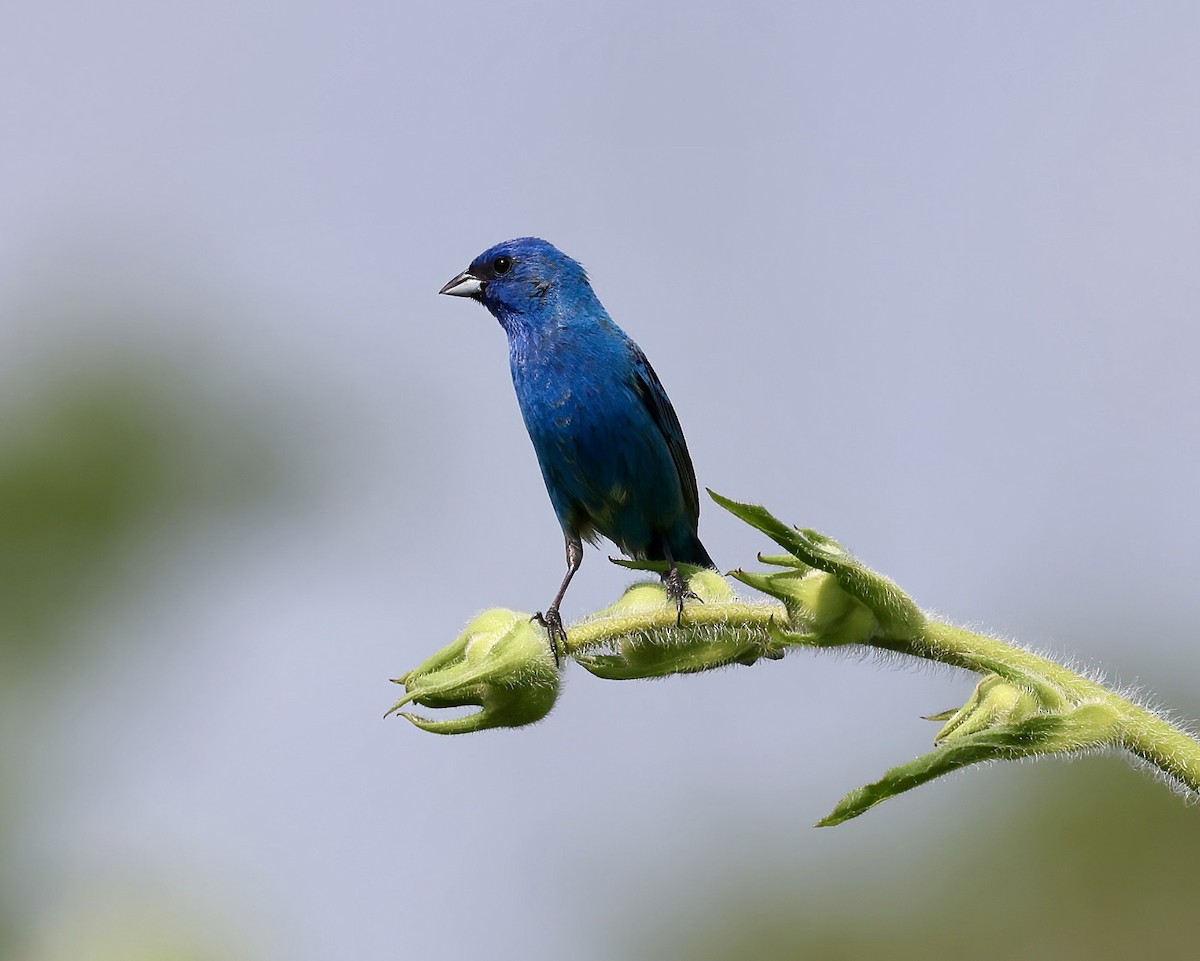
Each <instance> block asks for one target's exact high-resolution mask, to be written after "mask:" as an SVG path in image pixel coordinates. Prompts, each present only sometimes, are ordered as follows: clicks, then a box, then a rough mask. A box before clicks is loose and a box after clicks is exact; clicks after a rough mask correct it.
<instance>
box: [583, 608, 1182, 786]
mask: <svg viewBox="0 0 1200 961" xmlns="http://www.w3.org/2000/svg"><path fill="white" fill-rule="evenodd" d="M675 617H676V614H675V610H674V608H673V607H671V606H664V607H661V608H657V609H654V610H646V611H638V612H633V613H627V614H619V615H618V614H607V615H599V616H596V617H592V618H588V619H586V620H584V621H581V622H579V623H577V624H574V625H572V627H571V629H570V644H571V650H572V651H575V652H585V651H589V650H593V649H596V648H600V647H604V646H606V645H611V644H614V643H616V642H618V641H619V640H621V639H622V638H625V637H630V636H633V635H646V634H653V633H661V632H664V631H669V630H671V629H673V628H675V627H676V623H675ZM684 619H685V624H686V627H687V628H689V629H694V628H697V627H710V628H717V629H720V630H738V629H743V630H745V629H749V630H759V631H763V632H764V633H765V632H766V631H767V628H768V627H769V626H770V625H771V624H772V622H774V623H775V624H784V623H786V622H787V614H786V611H785V609H784V608H783V606H782V605H779V604H775V603H749V602H744V601H731V602H717V603H708V604H695V605H689V606H688V608H687V612H686V614H685V615H684ZM867 643H868V644H869V645H870V646H872V647H877V648H880V649H882V650H888V651H894V652H896V653H900V654H907V655H911V656H914V657H920V658H924V659H926V660H932V661H937V662H939V663H942V664H948V665H950V666H953V667H959V668H964V669H966V670H969V671H973V672H976V673H978V674H983V675H987V674H996V675H998V676H1000V677H1002V678H1005V679H1006V680H1008V681H1011V682H1012V683H1014V684H1017V685H1020V686H1023V687H1030V688H1032V689H1034V690H1035V691H1036V692H1037V693H1038V694H1039V696H1041V697H1042V698H1043V699H1048V700H1053V699H1054V698H1062V699H1065V701H1066V702H1068V703H1069V704H1070V705H1072V706H1081V705H1087V704H1099V705H1103V706H1105V707H1106V708H1108V709H1109V711H1110V712H1111V713H1112V716H1113V717H1114V718H1115V735H1114V738H1113V743H1112V746H1113V747H1121V748H1125V749H1126V750H1128V751H1130V752H1131V753H1133V754H1134V755H1136V756H1137V757H1139V758H1141V759H1143V760H1145V761H1147V762H1148V763H1150V764H1151V765H1153V766H1154V767H1156V768H1158V769H1159V770H1161V771H1162V772H1163V773H1165V774H1166V775H1168V776H1169V777H1170V778H1172V779H1173V780H1175V781H1177V782H1179V783H1180V784H1182V785H1185V786H1186V787H1187V788H1189V789H1191V790H1192V791H1193V792H1196V793H1200V742H1198V741H1197V740H1196V739H1195V738H1193V737H1191V736H1190V735H1188V734H1187V733H1186V732H1184V731H1183V730H1181V729H1180V728H1178V727H1176V726H1175V725H1174V724H1172V723H1170V722H1169V721H1167V720H1166V719H1164V718H1162V717H1160V716H1158V715H1157V714H1155V713H1154V712H1153V711H1150V710H1148V709H1147V708H1145V707H1142V706H1141V705H1139V704H1136V703H1134V702H1133V701H1130V700H1128V699H1127V698H1125V697H1122V696H1121V695H1120V694H1118V693H1116V692H1115V691H1112V690H1109V689H1108V688H1106V687H1105V686H1104V685H1102V684H1100V683H1098V682H1096V681H1093V680H1091V679H1090V678H1087V677H1084V676H1082V675H1080V674H1077V673H1076V672H1074V671H1072V670H1070V669H1069V668H1067V667H1064V666H1063V665H1062V664H1059V663H1057V662H1055V661H1052V660H1050V659H1048V658H1045V657H1042V656H1040V655H1038V654H1034V653H1032V652H1031V651H1027V650H1025V649H1023V648H1020V647H1017V646H1015V645H1012V644H1007V643H1005V642H1004V641H1001V640H999V639H997V638H994V637H989V636H987V635H986V634H978V633H976V632H974V631H970V630H967V629H965V628H961V627H955V626H953V625H951V624H946V623H943V622H940V621H933V620H927V621H926V622H925V624H924V626H923V630H921V631H920V632H919V633H918V634H917V635H916V636H915V637H913V638H910V639H905V640H894V639H889V638H886V637H875V638H872V639H871V640H870V641H868V642H867ZM797 646H803V645H802V644H799V645H797Z"/></svg>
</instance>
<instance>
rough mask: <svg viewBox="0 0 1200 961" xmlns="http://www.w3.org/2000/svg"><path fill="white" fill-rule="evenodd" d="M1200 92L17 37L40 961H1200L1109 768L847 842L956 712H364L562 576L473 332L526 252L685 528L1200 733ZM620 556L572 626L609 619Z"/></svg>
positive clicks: (840, 62) (618, 42) (1156, 831)
mask: <svg viewBox="0 0 1200 961" xmlns="http://www.w3.org/2000/svg"><path fill="white" fill-rule="evenodd" d="M1198 48H1200V7H1197V5H1195V4H1193V3H1187V2H1181V3H1167V2H1162V3H1153V4H1137V3H1108V2H1092V0H1088V2H1037V3H1009V4H963V3H955V2H947V3H909V4H894V3H863V4H859V3H839V4H832V3H825V4H816V3H802V4H781V3H770V4H763V3H756V2H753V0H751V2H743V3H737V4H716V3H705V2H701V3H688V4H680V3H670V4H646V3H626V2H609V3H605V4H573V5H565V4H554V3H535V2H525V0H514V2H511V3H505V4H496V3H457V2H445V0H443V2H438V3H429V4H416V3H408V4H391V3H380V2H372V3H342V4H333V3H319V2H314V3H273V2H262V0H237V2H226V0H215V2H211V3H206V4H193V5H181V4H162V3H151V2H133V0H114V2H110V3H106V4H88V3H82V2H78V0H76V2H48V3H42V4H18V5H12V6H11V8H10V9H8V10H6V11H5V12H4V13H2V14H0V224H2V229H0V375H2V376H0V411H2V414H0V734H2V739H0V957H3V958H12V959H16V961H65V959H71V961H92V959H105V961H107V959H114V961H115V959H121V961H151V959H159V958H171V959H187V961H192V959H195V961H206V959H215V958H222V959H228V958H239V959H245V961H257V959H281V958H286V959H288V961H328V959H346V958H369V957H381V956H383V957H386V956H397V957H399V956H406V957H418V958H448V959H456V958H468V957H479V956H481V955H486V956H488V957H493V958H562V957H570V958H578V959H583V961H588V959H601V958H613V957H628V958H635V959H636V958H648V957H667V958H672V957H680V958H712V959H724V958H746V957H757V958H775V957H778V958H790V957H807V958H831V959H842V958H845V959H858V958H863V959H866V958H879V957H884V956H886V957H891V958H908V957H912V958H918V957H919V958H929V957H939V956H941V957H945V956H949V955H950V954H951V953H954V954H962V953H965V952H966V951H968V950H969V951H970V953H971V955H972V956H973V957H976V958H1013V957H1020V958H1027V959H1037V958H1051V957H1053V958H1055V959H1069V958H1089V959H1097V958H1100V959H1103V958H1127V957H1130V956H1133V955H1134V954H1135V953H1137V954H1138V956H1145V955H1148V954H1157V953H1159V952H1162V953H1164V954H1165V952H1167V951H1174V952H1178V951H1179V949H1180V948H1181V946H1184V945H1191V941H1192V932H1194V910H1195V898H1196V895H1197V893H1198V891H1197V882H1196V871H1195V864H1196V862H1197V858H1198V856H1200V820H1198V818H1200V815H1197V813H1196V811H1195V810H1194V809H1191V808H1188V807H1185V806H1184V805H1183V804H1182V803H1181V802H1180V801H1179V800H1178V799H1177V798H1175V797H1173V796H1172V795H1171V794H1170V793H1168V792H1167V791H1165V790H1164V789H1163V788H1162V787H1161V786H1159V785H1156V784H1154V783H1152V782H1151V781H1150V780H1148V779H1146V778H1143V777H1141V776H1140V775H1138V774H1137V773H1136V772H1134V771H1133V770H1131V769H1130V768H1128V767H1127V766H1126V765H1124V764H1122V763H1121V762H1120V761H1119V760H1117V759H1114V758H1093V759H1086V760H1082V761H1077V762H1074V763H1070V764H1067V763H1052V762H1046V763H1039V764H1033V765H1015V766H1011V767H1009V766H1005V767H996V766H992V767H988V768H984V769H980V770H973V771H969V772H964V773H962V774H960V775H958V776H956V777H954V778H953V779H951V780H949V781H947V782H945V783H938V784H936V785H933V786H930V787H927V788H924V789H922V790H920V791H917V792H914V793H912V794H910V795H906V796H904V797H902V798H900V799H897V800H895V801H891V802H889V803H887V804H886V805H884V806H882V807H881V808H878V809H876V810H874V811H872V812H870V813H869V814H868V815H867V816H866V817H864V818H862V819H860V820H858V821H855V822H852V823H850V824H847V825H845V826H843V827H839V828H836V829H827V830H826V829H823V830H814V829H812V828H811V827H810V825H811V824H812V823H813V822H814V821H816V820H817V819H818V818H819V817H821V816H822V815H824V814H825V813H826V812H827V811H828V810H829V809H830V808H831V806H832V805H833V803H834V802H835V801H836V800H837V799H838V798H839V797H840V796H841V795H842V793H844V792H845V791H846V790H849V789H850V788H853V787H855V786H857V785H859V784H861V783H864V782H866V781H868V780H871V779H873V778H874V777H875V776H877V775H878V774H879V773H881V772H882V771H883V770H884V769H885V768H886V767H888V766H890V765H892V764H894V763H897V762H900V761H903V760H907V759H909V758H911V757H913V756H915V755H916V754H918V753H922V752H923V751H925V750H926V749H927V748H928V746H929V742H930V738H931V736H932V734H933V731H934V727H933V725H930V724H928V723H927V722H925V721H922V720H920V716H921V715H923V714H928V713H932V712H935V711H940V710H943V709H945V708H947V707H951V706H954V705H957V704H960V703H962V701H963V700H964V699H965V697H966V696H967V694H968V692H969V691H970V688H971V686H972V681H971V680H970V679H969V678H968V677H966V676H965V675H955V674H951V673H942V674H938V673H930V672H926V671H924V670H916V671H912V670H897V669H896V668H895V666H894V665H893V666H888V665H881V664H879V663H876V662H873V661H871V660H870V659H866V660H859V659H854V658H840V659H839V658H836V657H829V656H809V655H793V656H790V657H789V658H787V659H786V660H784V661H782V662H780V663H771V664H765V665H760V666H757V667H754V668H750V669H747V668H739V669H736V670H730V671H728V672H724V673H720V674H717V675H712V676H705V677H692V678H682V679H675V680H670V681H666V682H662V683H655V684H649V683H647V684H617V683H603V682H600V681H597V680H595V679H593V678H590V677H588V676H586V675H584V674H583V673H582V672H581V671H578V670H573V671H571V672H570V674H569V677H568V679H567V680H568V683H567V685H566V689H565V691H564V694H563V697H562V698H561V701H560V705H559V707H558V708H557V710H556V711H555V713H554V714H553V715H552V716H551V717H550V718H549V719H548V720H547V721H546V722H544V723H543V724H541V725H539V726H537V727H535V728H532V729H528V730H523V731H515V732H490V733H487V734H484V735H479V736H473V737H466V738H461V739H454V738H438V737H434V736H430V735H426V734H423V733H421V732H419V731H417V730H415V729H413V728H411V727H409V726H408V725H406V724H405V723H404V722H403V721H400V720H396V719H389V720H388V721H384V720H382V714H383V711H384V710H385V709H386V708H387V707H388V706H389V705H390V704H391V703H392V701H393V700H394V698H395V695H396V689H395V688H394V687H393V686H391V685H389V684H388V681H387V679H388V678H390V677H394V676H396V675H397V674H399V673H401V672H402V671H404V670H406V669H407V668H409V667H411V666H413V665H415V664H416V663H417V662H419V661H420V660H422V659H424V658H425V656H426V655H427V654H428V653H430V652H431V651H433V650H434V649H435V648H437V647H440V646H441V645H442V644H444V643H446V642H447V641H449V640H450V639H451V638H452V637H453V636H454V635H455V634H456V633H457V631H458V630H459V628H460V627H461V626H462V625H463V624H464V623H465V622H466V620H467V619H468V618H469V617H470V616H471V615H472V614H473V613H475V612H476V611H477V610H479V609H481V608H484V607H487V606H492V605H505V606H513V607H517V608H523V609H528V610H533V609H536V608H539V607H541V606H544V604H545V603H546V601H547V599H548V598H549V596H550V595H551V593H552V592H553V589H554V588H555V586H556V585H557V583H558V579H559V577H560V575H561V568H562V552H561V541H560V536H559V533H558V529H557V526H556V524H555V521H554V518H553V514H552V512H551V510H550V507H549V503H548V501H547V498H546V495H545V492H544V490H543V488H542V485H541V480H540V477H539V474H538V470H537V466H536V463H535V460H534V457H533V453H532V450H531V448H530V445H529V442H528V440H527V439H526V437H525V434H524V431H523V429H522V425H521V422H520V417H519V414H518V411H517V407H516V402H515V400H514V398H513V396H512V390H511V386H510V384H509V381H508V371H507V361H506V356H505V350H504V341H503V336H502V333H501V331H500V329H499V327H498V326H497V325H496V323H495V322H494V321H493V320H492V319H491V318H490V317H489V316H488V315H487V314H486V313H485V312H484V311H482V310H480V309H479V308H477V307H475V306H474V305H472V304H469V303H464V302H462V301H457V300H452V299H450V298H438V297H437V296H436V291H437V289H438V287H439V286H440V285H441V284H442V283H443V282H444V281H445V280H446V279H448V278H449V277H450V276H451V275H453V274H454V273H456V272H457V271H459V270H460V269H462V268H463V267H464V266H465V265H466V264H467V263H468V262H469V261H470V260H471V259H472V257H473V256H474V255H475V254H476V253H478V252H479V251H480V250H482V249H483V248H485V247H486V246H488V245H490V244H492V243H494V242H496V241H498V240H501V239H505V238H507V237H511V236H517V235H522V234H528V233H536V234H539V235H542V236H545V237H547V238H549V239H551V240H552V241H554V242H555V243H557V244H558V245H560V246H561V247H563V248H564V249H565V250H567V251H568V252H569V253H572V254H573V255H575V256H576V257H578V258H580V259H581V260H583V261H584V263H585V264H586V265H587V266H588V267H589V269H590V271H591V273H592V277H593V280H594V282H595V285H596V287H597V289H598V291H599V293H600V295H601V297H602V299H603V300H604V302H605V304H606V305H607V306H608V307H609V309H610V311H611V312H612V313H613V315H614V316H615V317H616V318H617V319H618V321H619V322H620V323H621V324H622V325H623V326H625V327H626V328H627V329H628V330H629V331H630V332H631V333H633V335H634V336H635V337H636V338H637V339H638V340H639V342H640V343H641V344H642V346H643V347H644V348H645V349H646V351H647V353H648V354H649V356H650V357H651V358H652V359H653V361H654V363H655V366H656V367H657V369H658V372H659V374H660V375H661V376H662V378H663V380H664V382H665V383H666V385H667V387H668V389H669V390H670V393H671V396H672V398H673V400H674V402H675V404H676V406H677V408H678V410H679V411H680V414H681V417H682V420H683V423H684V426H685V428H686V431H687V434H688V439H689V443H690V446H691V450H692V453H693V457H694V460H695V462H696V467H697V472H698V474H699V477H700V479H701V483H702V484H703V485H707V486H710V487H712V488H714V489H716V490H718V491H721V492H723V493H726V494H729V495H731V496H735V497H738V498H741V499H746V500H754V501H759V502H763V503H766V504H768V505H769V506H771V507H772V508H773V509H774V510H775V511H776V512H777V513H779V514H781V515H782V516H785V517H787V518H788V519H790V520H792V521H795V522H797V523H802V524H804V525H806V526H813V527H817V528H820V529H822V530H825V531H827V532H829V533H831V534H833V535H835V536H837V537H839V538H840V539H842V540H843V541H844V542H845V543H846V544H847V545H849V546H850V547H851V548H852V549H853V550H855V551H856V553H858V554H859V555H860V556H861V557H863V558H864V559H865V560H866V561H867V562H868V563H870V564H871V565H873V566H875V567H877V568H878V569H881V570H883V571H885V572H887V573H889V574H890V575H892V576H893V577H895V578H896V579H897V580H898V581H899V583H900V584H901V585H903V586H904V587H906V588H907V589H909V590H910V591H911V592H912V593H913V594H914V595H915V597H916V598H917V599H918V600H919V601H920V602H921V603H923V604H925V605H927V606H930V607H932V608H934V609H936V610H938V611H939V612H941V613H943V614H944V615H946V616H948V617H950V618H953V619H956V620H959V621H964V622H970V623H972V624H977V625H983V626H986V627H988V628H990V629H993V630H997V631H1000V632H1003V633H1005V634H1007V635H1010V636H1013V637H1017V638H1020V639H1022V640H1023V641H1025V642H1027V643H1030V644H1033V645H1035V646H1038V647H1039V648H1041V649H1044V650H1048V651H1052V652H1057V653H1059V654H1062V655H1063V656H1068V657H1070V658H1072V659H1075V660H1077V661H1079V662H1083V663H1087V664H1091V665H1103V666H1104V668H1105V669H1106V670H1107V671H1108V673H1109V676H1111V677H1113V678H1115V679H1117V680H1119V681H1120V682H1121V683H1125V684H1131V685H1142V686H1144V687H1146V688H1148V689H1151V690H1153V691H1155V692H1156V693H1157V694H1158V695H1159V696H1160V697H1161V698H1162V699H1163V701H1165V702H1166V703H1169V704H1171V705H1172V706H1174V707H1175V708H1176V709H1177V710H1178V711H1179V712H1180V714H1181V715H1183V716H1185V717H1186V716H1190V717H1195V716H1197V715H1200V690H1198V687H1197V681H1196V677H1197V670H1198V668H1200V654H1198V649H1200V645H1198V643H1197V633H1196V625H1197V623H1200V600H1198V595H1197V589H1196V585H1197V583H1198V582H1200V558H1198V551H1197V546H1196V545H1197V542H1198V541H1200V522H1198V519H1197V508H1196V490H1197V469H1198V467H1200V439H1198V436H1197V428H1196V418H1197V408H1198V403H1200V377H1198V376H1197V372H1196V357H1197V350H1198V348H1200V327H1198V325H1197V320H1196V310H1197V304H1198V303H1200V271H1198V269H1197V265H1198V264H1200V174H1198V171H1200V69H1198V68H1197V59H1196V50H1197V49H1198ZM702 531H703V535H704V539H705V541H706V543H707V544H708V546H709V548H710V549H711V551H712V552H713V554H714V555H715V556H716V557H717V558H718V559H719V561H720V562H721V563H722V564H725V565H727V566H729V567H733V566H736V565H738V564H742V563H748V562H750V561H751V560H752V558H753V554H754V551H755V550H757V549H759V548H760V547H762V546H764V545H763V544H762V543H761V540H760V538H758V537H757V536H756V535H755V534H754V533H753V532H751V531H749V529H747V528H743V527H741V526H740V525H738V524H737V523H736V522H734V521H733V520H732V518H730V517H728V516H722V514H721V512H720V511H719V510H718V509H716V508H715V506H712V505H709V506H708V507H707V508H705V511H704V517H703V522H702ZM603 558H604V555H603V553H602V552H594V551H593V552H589V554H588V557H587V561H586V563H585V565H584V568H583V571H582V573H581V574H580V576H579V577H578V578H577V579H576V582H575V585H574V587H573V588H572V591H571V594H570V595H569V598H568V605H567V606H568V610H567V611H566V613H567V614H568V615H569V616H578V615H581V614H583V613H585V612H586V611H588V610H591V609H593V608H595V607H597V606H600V605H603V604H605V603H608V602H609V601H610V600H611V599H612V598H613V597H614V596H615V595H616V594H617V592H618V591H619V590H620V589H621V588H622V586H623V585H624V584H625V583H626V582H627V575H626V573H625V572H623V571H620V570H618V569H616V568H614V567H612V566H611V565H609V564H607V563H606V562H605V561H604V559H603ZM1187 953H1188V951H1187V950H1184V951H1183V952H1182V956H1186V955H1187Z"/></svg>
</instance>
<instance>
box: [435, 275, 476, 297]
mask: <svg viewBox="0 0 1200 961" xmlns="http://www.w3.org/2000/svg"><path fill="white" fill-rule="evenodd" d="M438 293H439V294H449V295H450V296H451V297H478V296H479V295H480V294H481V293H483V281H482V280H480V279H479V278H478V277H476V276H475V275H474V274H472V273H471V272H470V271H469V270H464V271H463V272H462V273H461V274H459V275H458V276H457V277H453V278H451V279H450V280H449V281H448V282H447V284H446V286H445V287H443V288H442V289H441V290H439V291H438Z"/></svg>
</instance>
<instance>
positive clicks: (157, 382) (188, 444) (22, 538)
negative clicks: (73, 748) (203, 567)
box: [0, 361, 277, 690]
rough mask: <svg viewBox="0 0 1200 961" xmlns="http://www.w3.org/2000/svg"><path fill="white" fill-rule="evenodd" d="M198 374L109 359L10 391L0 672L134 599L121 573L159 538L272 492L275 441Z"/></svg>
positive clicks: (0, 458) (75, 639)
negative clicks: (194, 382) (197, 382)
mask: <svg viewBox="0 0 1200 961" xmlns="http://www.w3.org/2000/svg"><path fill="white" fill-rule="evenodd" d="M187 383H188V381H187V380H186V379H184V378H182V377H180V376H179V372H176V371H173V370H171V369H170V368H169V367H158V368H154V367H150V366H148V365H146V364H145V363H138V362H134V361H125V362H112V361H110V362H107V363H105V364H104V366H101V367H99V368H90V367H74V368H63V369H60V370H53V371H47V372H45V375H44V376H42V377H39V378H38V380H37V382H36V383H35V384H33V385H31V388H30V390H29V391H28V392H27V393H26V395H25V396H21V397H16V398H13V397H7V398H5V401H6V403H5V406H6V407H7V408H8V413H7V415H6V416H5V417H4V418H3V419H2V420H0V678H3V679H5V680H7V681H8V682H12V681H13V680H15V679H18V678H22V677H25V675H26V674H27V673H28V672H29V671H31V670H37V669H39V668H43V667H45V666H46V665H48V664H49V663H50V661H51V659H52V657H53V656H54V655H57V654H61V653H63V652H64V651H66V650H68V649H69V648H70V647H71V646H72V644H75V643H82V642H84V641H85V640H86V637H85V636H80V635H78V634H75V633H74V631H75V630H76V629H79V628H81V627H83V626H84V625H85V623H86V620H87V618H88V617H89V615H91V614H93V613H94V605H96V604H98V603H103V602H104V601H106V600H107V599H108V598H109V597H110V596H113V595H117V597H118V599H119V598H120V597H123V596H124V594H123V592H121V591H120V590H118V588H119V587H120V585H121V578H122V577H126V576H129V575H130V574H131V567H134V566H136V563H137V559H138V552H139V548H143V547H145V546H146V545H147V544H148V542H149V541H151V540H152V539H153V538H154V536H155V535H156V534H157V535H159V536H166V535H169V534H178V533H179V527H180V525H181V523H186V522H187V521H188V520H189V519H196V518H199V517H203V516H205V515H210V516H211V514H212V513H213V511H214V510H216V511H228V510H235V509H238V508H240V507H243V506H245V505H246V504H248V503H253V502H255V501H257V500H259V499H260V498H261V496H262V495H263V494H265V493H266V492H267V491H268V490H269V489H270V488H271V486H272V484H273V481H274V480H275V479H276V477H277V471H276V470H275V469H274V463H273V458H272V451H271V449H270V447H269V446H267V445H265V444H263V443H261V439H260V438H254V437H252V436H251V434H250V431H251V428H249V427H248V425H247V421H246V420H244V419H241V418H240V417H238V416H234V413H233V412H231V411H224V412H223V411H221V410H220V409H219V407H218V406H217V404H216V401H215V399H214V398H211V397H210V398H204V397H202V396H195V391H194V390H189V389H188V387H187ZM10 393H11V391H10ZM85 633H86V632H85ZM4 683H5V681H4V680H0V690H2V688H3V685H4Z"/></svg>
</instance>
